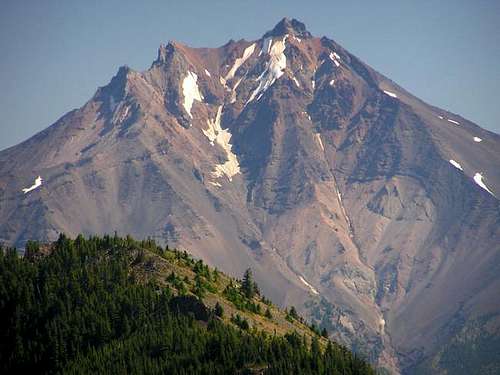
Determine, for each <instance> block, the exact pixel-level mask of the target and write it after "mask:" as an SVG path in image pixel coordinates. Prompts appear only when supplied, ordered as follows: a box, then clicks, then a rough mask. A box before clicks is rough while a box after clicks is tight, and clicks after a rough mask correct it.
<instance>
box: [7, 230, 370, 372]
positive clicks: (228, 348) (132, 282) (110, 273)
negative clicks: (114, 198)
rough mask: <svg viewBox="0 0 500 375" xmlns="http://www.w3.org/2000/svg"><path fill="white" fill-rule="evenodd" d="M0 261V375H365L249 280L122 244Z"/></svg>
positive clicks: (360, 365)
mask: <svg viewBox="0 0 500 375" xmlns="http://www.w3.org/2000/svg"><path fill="white" fill-rule="evenodd" d="M0 250H1V251H0V271H1V272H0V281H1V285H2V288H0V301H1V303H0V317H1V319H0V332H1V333H2V341H1V343H0V369H1V371H2V374H14V373H19V372H22V373H37V374H51V373H64V374H74V373H76V374H123V373H126V374H130V373H133V374H249V375H250V374H290V373H296V374H299V373H300V374H340V373H342V374H353V375H354V374H367V375H369V374H375V371H374V370H373V369H372V368H371V367H370V366H369V365H368V364H367V363H366V362H365V361H363V360H361V359H359V358H357V357H356V356H354V355H353V354H352V353H351V352H349V351H348V350H347V349H346V348H345V347H342V346H340V345H338V344H336V343H333V342H331V341H329V340H327V339H325V338H324V337H321V336H320V332H319V331H318V330H317V328H316V327H314V326H311V327H308V326H306V325H305V324H303V319H302V318H300V317H299V316H298V315H297V313H296V311H295V310H294V309H290V310H289V311H287V312H284V311H281V310H279V309H278V308H276V306H274V305H273V304H272V303H271V302H270V301H269V300H268V299H267V298H265V297H264V296H262V295H260V293H259V289H258V286H257V285H256V284H255V282H254V280H253V278H252V273H251V270H248V271H247V272H245V277H244V279H243V281H242V282H239V281H238V280H235V279H233V278H230V277H228V276H226V275H224V274H222V273H220V272H219V271H217V269H210V268H209V267H208V266H207V265H205V264H204V263H203V261H201V260H194V259H193V258H191V257H190V256H189V255H188V254H187V253H186V252H180V251H176V250H171V249H168V248H162V247H159V246H158V245H156V244H155V243H154V241H151V240H147V241H142V242H137V241H135V240H133V239H132V238H131V237H130V236H128V237H127V238H119V237H118V236H116V235H115V236H114V237H110V236H105V237H103V238H99V237H95V236H94V237H92V238H89V239H84V238H83V237H82V236H78V237H77V238H76V239H75V240H70V239H68V238H66V237H65V236H64V235H61V237H60V238H59V239H58V240H57V242H55V243H52V244H45V245H40V244H38V243H36V242H30V243H29V244H28V245H27V251H26V253H25V255H26V256H25V257H23V258H21V257H19V254H18V252H17V251H15V250H14V249H6V250H4V249H1V248H0ZM325 335H326V333H325V334H324V336H325Z"/></svg>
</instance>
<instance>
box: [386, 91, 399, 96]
mask: <svg viewBox="0 0 500 375" xmlns="http://www.w3.org/2000/svg"><path fill="white" fill-rule="evenodd" d="M384 93H385V94H386V95H389V96H390V97H391V98H397V97H398V96H397V95H396V94H394V93H393V92H391V91H386V90H384Z"/></svg>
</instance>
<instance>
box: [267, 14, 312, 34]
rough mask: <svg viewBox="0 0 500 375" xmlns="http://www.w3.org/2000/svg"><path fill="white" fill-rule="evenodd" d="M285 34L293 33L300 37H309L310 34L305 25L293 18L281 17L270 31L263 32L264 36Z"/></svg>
mask: <svg viewBox="0 0 500 375" xmlns="http://www.w3.org/2000/svg"><path fill="white" fill-rule="evenodd" d="M285 34H289V35H294V36H297V37H301V38H311V37H312V35H311V33H310V32H309V31H307V29H306V25H305V24H303V23H302V22H300V21H299V20H296V19H295V18H292V19H290V18H288V17H285V18H283V19H282V20H281V21H280V22H278V24H277V25H276V26H274V28H273V29H272V30H271V31H268V32H267V33H266V34H264V37H265V38H267V37H270V36H283V35H285Z"/></svg>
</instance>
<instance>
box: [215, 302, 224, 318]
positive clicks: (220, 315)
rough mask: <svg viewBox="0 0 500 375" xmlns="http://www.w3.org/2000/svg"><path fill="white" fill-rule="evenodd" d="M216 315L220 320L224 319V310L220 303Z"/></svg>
mask: <svg viewBox="0 0 500 375" xmlns="http://www.w3.org/2000/svg"><path fill="white" fill-rule="evenodd" d="M214 313H215V315H216V316H218V317H219V318H222V317H223V316H224V308H223V307H222V306H221V304H220V303H219V302H217V303H216V304H215V308H214Z"/></svg>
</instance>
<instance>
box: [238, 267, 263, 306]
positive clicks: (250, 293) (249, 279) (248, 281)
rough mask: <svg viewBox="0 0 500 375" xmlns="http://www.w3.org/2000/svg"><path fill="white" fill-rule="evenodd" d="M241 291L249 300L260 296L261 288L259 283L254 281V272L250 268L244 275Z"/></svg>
mask: <svg viewBox="0 0 500 375" xmlns="http://www.w3.org/2000/svg"><path fill="white" fill-rule="evenodd" d="M241 291H242V293H243V294H244V295H245V297H247V298H248V299H252V298H253V297H255V295H256V294H259V287H258V286H257V283H256V282H255V281H254V280H253V274H252V270H251V269H250V268H248V269H247V270H246V271H245V274H244V275H243V281H242V283H241Z"/></svg>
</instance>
